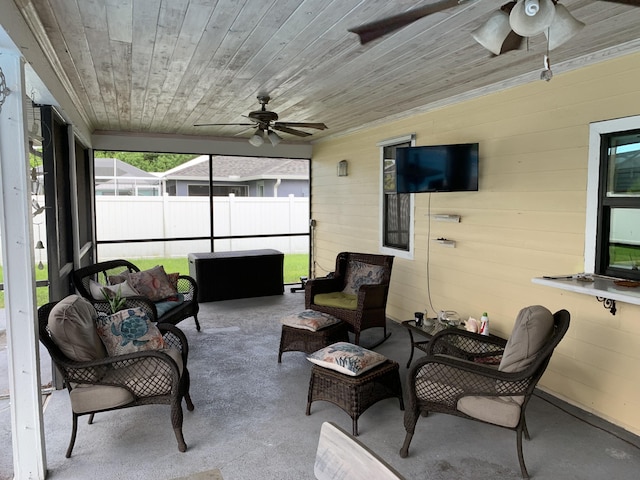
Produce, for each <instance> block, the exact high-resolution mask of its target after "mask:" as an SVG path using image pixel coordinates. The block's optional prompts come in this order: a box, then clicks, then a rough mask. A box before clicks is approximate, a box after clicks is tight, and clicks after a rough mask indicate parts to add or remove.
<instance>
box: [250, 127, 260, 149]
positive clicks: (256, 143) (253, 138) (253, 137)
mask: <svg viewBox="0 0 640 480" xmlns="http://www.w3.org/2000/svg"><path fill="white" fill-rule="evenodd" d="M249 143H250V144H251V145H253V146H254V147H259V146H260V145H262V144H263V143H264V138H263V137H262V130H260V129H259V128H258V129H256V133H254V134H253V135H251V138H250V139H249Z"/></svg>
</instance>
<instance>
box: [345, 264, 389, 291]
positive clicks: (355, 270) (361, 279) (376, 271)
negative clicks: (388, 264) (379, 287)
mask: <svg viewBox="0 0 640 480" xmlns="http://www.w3.org/2000/svg"><path fill="white" fill-rule="evenodd" d="M383 276H384V267H383V266H382V265H371V264H368V263H363V262H358V261H351V262H349V264H348V265H347V272H346V274H345V285H344V289H343V290H342V292H343V293H346V294H348V295H357V294H358V290H359V289H360V286H361V285H375V284H379V283H380V281H381V280H382V277H383Z"/></svg>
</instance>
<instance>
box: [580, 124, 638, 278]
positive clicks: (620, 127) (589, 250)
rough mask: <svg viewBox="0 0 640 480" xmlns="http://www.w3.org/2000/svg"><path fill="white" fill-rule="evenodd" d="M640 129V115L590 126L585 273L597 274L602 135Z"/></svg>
mask: <svg viewBox="0 0 640 480" xmlns="http://www.w3.org/2000/svg"><path fill="white" fill-rule="evenodd" d="M639 128H640V115H635V116H633V117H625V118H617V119H615V120H604V121H601V122H593V123H592V124H590V125H589V162H588V170H587V205H586V216H587V218H586V222H585V235H584V271H585V273H595V268H596V235H597V232H598V203H599V201H600V199H599V191H598V186H599V184H600V153H601V151H602V150H601V147H602V145H601V143H602V138H601V136H602V135H605V134H608V133H615V132H624V131H627V130H637V129H639Z"/></svg>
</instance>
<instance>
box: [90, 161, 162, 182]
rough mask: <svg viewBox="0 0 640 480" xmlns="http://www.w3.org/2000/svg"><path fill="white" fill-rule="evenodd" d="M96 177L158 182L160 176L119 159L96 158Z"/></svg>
mask: <svg viewBox="0 0 640 480" xmlns="http://www.w3.org/2000/svg"><path fill="white" fill-rule="evenodd" d="M94 175H95V176H96V177H118V178H123V177H137V178H144V177H148V178H150V179H154V180H157V178H158V176H157V175H155V174H153V173H150V172H146V171H144V170H141V169H139V168H138V167H134V166H133V165H130V164H128V163H126V162H123V161H122V160H120V159H118V158H100V157H96V158H94Z"/></svg>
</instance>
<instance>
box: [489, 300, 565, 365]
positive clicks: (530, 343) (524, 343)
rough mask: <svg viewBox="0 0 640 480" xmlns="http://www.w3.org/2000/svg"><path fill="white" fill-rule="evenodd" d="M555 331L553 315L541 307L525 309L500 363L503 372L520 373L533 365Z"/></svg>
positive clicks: (519, 316) (518, 319) (520, 315)
mask: <svg viewBox="0 0 640 480" xmlns="http://www.w3.org/2000/svg"><path fill="white" fill-rule="evenodd" d="M552 331H553V314H552V313H551V312H550V311H549V310H548V309H546V308H545V307H543V306H541V305H532V306H530V307H526V308H523V309H522V310H520V313H518V318H516V323H515V324H514V326H513V331H512V332H511V336H510V337H509V340H507V344H506V345H505V347H504V354H503V355H502V360H501V361H500V366H499V367H498V370H500V371H501V372H519V371H521V370H524V369H525V368H527V367H528V366H529V365H531V363H533V361H534V359H535V357H536V355H537V354H538V352H539V351H540V349H541V348H542V346H543V345H544V344H545V342H546V341H547V339H548V338H549V336H550V335H551V333H552Z"/></svg>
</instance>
